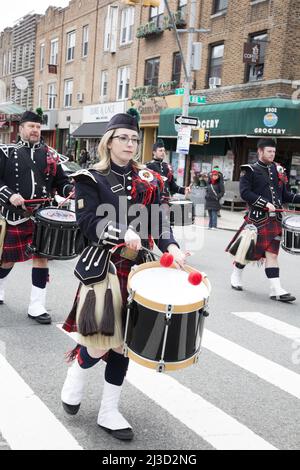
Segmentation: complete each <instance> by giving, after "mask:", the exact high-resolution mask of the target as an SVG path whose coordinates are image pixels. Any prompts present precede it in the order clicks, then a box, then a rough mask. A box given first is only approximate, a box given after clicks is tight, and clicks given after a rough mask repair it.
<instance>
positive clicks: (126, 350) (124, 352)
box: [123, 344, 128, 357]
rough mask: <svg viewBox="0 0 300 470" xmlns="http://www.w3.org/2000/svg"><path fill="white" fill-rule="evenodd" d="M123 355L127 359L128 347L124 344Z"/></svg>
mask: <svg viewBox="0 0 300 470" xmlns="http://www.w3.org/2000/svg"><path fill="white" fill-rule="evenodd" d="M123 354H124V356H125V357H128V346H127V344H124V346H123Z"/></svg>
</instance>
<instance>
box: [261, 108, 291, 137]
mask: <svg viewBox="0 0 300 470" xmlns="http://www.w3.org/2000/svg"><path fill="white" fill-rule="evenodd" d="M265 113H266V114H265V115H264V117H263V124H264V127H256V128H255V129H254V134H263V135H285V133H286V129H285V128H280V127H275V126H277V124H278V123H279V116H278V110H277V108H266V109H265Z"/></svg>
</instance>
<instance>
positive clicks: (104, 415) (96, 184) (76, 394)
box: [61, 110, 186, 440]
mask: <svg viewBox="0 0 300 470" xmlns="http://www.w3.org/2000/svg"><path fill="white" fill-rule="evenodd" d="M129 111H131V113H130V112H128V113H124V114H117V115H115V116H113V118H112V119H111V120H110V122H109V123H108V125H107V128H106V132H105V134H104V136H103V138H102V139H101V142H100V145H99V148H98V153H99V156H100V162H99V163H97V164H96V165H95V166H94V167H93V169H91V170H89V171H87V170H81V171H79V172H78V173H76V174H75V175H74V179H75V182H76V214H77V220H78V224H79V226H80V228H81V230H82V232H83V234H84V236H85V237H86V238H87V239H88V240H89V243H90V244H91V245H97V246H102V247H103V250H104V251H105V252H106V253H107V251H108V249H109V248H111V245H112V244H115V245H119V244H122V242H123V243H124V244H125V247H126V249H127V250H125V251H127V253H126V252H125V253H124V248H123V252H122V251H116V252H115V253H114V254H113V255H112V257H111V261H112V262H113V264H114V266H115V267H116V271H117V279H118V281H119V283H118V285H119V298H120V303H121V304H122V305H121V308H120V309H119V313H118V308H117V306H116V304H117V298H118V295H117V294H116V293H115V292H113V296H114V300H113V306H114V310H115V318H114V328H113V330H114V333H113V335H112V336H107V334H104V333H103V331H101V328H100V330H98V332H96V334H95V332H93V333H94V334H92V335H85V336H83V335H82V334H81V335H80V327H79V325H80V318H78V311H77V319H76V323H77V325H78V330H79V338H80V339H79V347H78V348H77V357H76V360H75V362H74V363H73V365H72V366H71V367H70V368H69V370H68V373H67V377H66V380H65V383H64V386H63V389H62V393H61V399H62V403H63V407H64V409H65V411H67V412H68V413H70V414H76V413H77V412H78V410H79V407H80V403H81V399H82V395H83V388H84V383H85V381H86V374H87V369H89V368H91V367H92V366H94V365H95V364H96V363H97V362H99V361H100V359H101V358H103V359H105V361H106V367H105V380H104V388H103V396H102V402H101V406H100V410H99V414H98V419H97V423H98V425H99V426H100V427H102V428H103V429H105V430H106V431H107V432H109V433H111V434H112V436H113V437H115V438H117V439H121V440H131V439H132V438H133V431H132V427H131V426H130V424H129V423H128V422H127V421H126V419H125V418H124V417H123V416H122V415H121V413H120V412H119V411H118V402H119V398H120V393H121V389H122V384H123V381H124V378H125V375H126V371H127V368H128V361H129V359H128V358H126V357H124V355H123V352H122V350H123V349H122V346H123V334H122V327H121V328H120V324H121V323H122V319H121V317H122V316H123V321H124V312H126V308H125V307H126V301H127V295H128V294H127V278H128V275H129V272H130V269H131V267H132V266H133V265H134V264H138V263H139V262H142V261H141V260H139V257H140V256H138V258H137V259H130V258H132V256H128V253H129V254H130V255H132V253H134V257H136V255H137V253H138V251H139V250H141V248H142V246H145V247H148V248H149V244H148V239H149V238H151V237H150V236H151V235H152V236H153V238H154V240H155V242H156V244H157V245H158V247H159V249H160V250H161V251H162V252H166V251H168V252H170V253H171V254H172V255H173V256H174V260H175V262H176V264H177V266H183V264H184V263H185V256H186V255H185V254H184V253H183V252H182V251H181V250H180V248H179V246H178V244H177V243H176V241H175V240H174V237H173V234H172V231H171V228H170V227H169V224H168V223H167V219H166V218H165V217H164V215H163V212H162V211H163V209H162V210H161V211H156V212H155V213H156V214H159V220H158V221H155V220H154V221H153V212H152V209H153V207H154V206H156V207H158V206H159V207H160V191H161V188H162V187H163V185H162V180H161V178H160V176H159V175H157V174H155V173H153V172H152V171H151V170H148V169H145V167H144V166H142V165H141V164H139V163H138V162H137V157H138V149H139V143H140V140H139V126H138V116H137V113H136V112H134V111H135V110H129ZM121 201H122V208H121V210H120V205H121ZM124 201H126V203H127V204H126V205H127V208H126V210H125V209H124ZM104 204H105V209H107V208H108V212H109V214H110V215H109V220H107V218H105V216H104V215H102V214H105V215H107V212H105V210H103V211H102V210H101V208H103V205H104ZM133 204H136V205H137V207H139V208H140V209H141V208H142V209H144V213H145V211H146V214H147V220H145V218H144V219H143V223H141V224H140V225H143V226H141V230H140V231H139V233H137V232H138V230H137V227H136V228H134V220H133V219H132V216H131V217H130V214H132V213H133V212H134V211H133V210H132V209H133ZM162 206H163V205H162ZM109 208H113V209H114V211H110V209H109ZM129 208H131V210H130V214H128V212H129ZM112 212H114V213H115V219H114V220H113V217H112V216H111V213H112ZM150 212H151V214H152V220H151V218H150V215H151V214H150ZM121 219H122V220H121ZM151 222H152V224H151ZM145 225H148V227H145ZM151 226H152V227H155V228H157V232H158V233H155V234H154V233H153V231H151ZM142 232H143V233H142ZM115 277H116V276H115ZM96 286H97V285H95V287H96ZM80 292H81V291H80ZM80 295H81V294H80V293H79V301H78V305H79V304H80V300H81V299H80ZM102 297H103V294H102ZM82 310H83V308H82ZM82 310H81V312H80V316H81V315H83V313H82ZM89 313H90V314H91V315H93V314H94V312H92V311H90V312H89ZM108 313H109V312H107V311H105V308H104V309H103V312H102V318H101V324H103V321H104V316H106V317H107V318H106V320H105V321H109V315H108ZM98 320H99V318H98ZM72 322H73V320H72V318H71V319H70V316H69V318H68V319H67V321H66V323H65V325H64V328H65V329H66V330H67V331H74V324H72ZM106 333H107V332H106ZM110 334H112V333H111V332H110Z"/></svg>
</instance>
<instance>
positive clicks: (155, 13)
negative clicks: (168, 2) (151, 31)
mask: <svg viewBox="0 0 300 470" xmlns="http://www.w3.org/2000/svg"><path fill="white" fill-rule="evenodd" d="M164 10H165V1H164V0H161V2H160V5H159V7H150V16H149V19H150V21H153V22H154V23H155V25H156V26H157V27H162V25H163V21H164Z"/></svg>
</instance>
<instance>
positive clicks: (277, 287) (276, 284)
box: [269, 277, 287, 296]
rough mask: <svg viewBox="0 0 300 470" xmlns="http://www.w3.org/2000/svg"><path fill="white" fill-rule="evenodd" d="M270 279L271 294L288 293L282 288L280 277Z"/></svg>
mask: <svg viewBox="0 0 300 470" xmlns="http://www.w3.org/2000/svg"><path fill="white" fill-rule="evenodd" d="M269 281H270V296H273V295H276V296H277V295H284V294H287V291H286V290H284V289H282V287H281V284H280V278H279V277H273V278H269Z"/></svg>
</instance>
